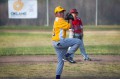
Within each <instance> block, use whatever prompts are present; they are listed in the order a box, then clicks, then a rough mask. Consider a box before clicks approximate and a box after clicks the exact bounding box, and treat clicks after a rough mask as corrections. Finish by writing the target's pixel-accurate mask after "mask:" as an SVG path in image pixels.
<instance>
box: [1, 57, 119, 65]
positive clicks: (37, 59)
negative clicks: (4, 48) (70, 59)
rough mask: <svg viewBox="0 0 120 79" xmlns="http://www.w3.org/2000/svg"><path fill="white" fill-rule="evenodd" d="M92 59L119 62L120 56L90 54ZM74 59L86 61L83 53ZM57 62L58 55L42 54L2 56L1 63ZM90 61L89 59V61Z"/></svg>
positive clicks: (100, 61)
mask: <svg viewBox="0 0 120 79" xmlns="http://www.w3.org/2000/svg"><path fill="white" fill-rule="evenodd" d="M90 57H91V59H92V61H89V62H96V63H97V62H99V63H106V62H107V63H109V62H111V63H112V62H117V63H120V56H117V55H90ZM74 59H75V60H76V61H77V62H85V61H84V60H83V58H82V56H81V55H76V56H75V57H74ZM48 62H55V63H57V57H56V55H45V56H44V55H42V56H1V57H0V64H9V63H13V64H14V63H21V64H22V63H28V64H29V63H33V64H34V63H48ZM87 62H88V61H87Z"/></svg>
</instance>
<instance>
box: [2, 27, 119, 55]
mask: <svg viewBox="0 0 120 79" xmlns="http://www.w3.org/2000/svg"><path fill="white" fill-rule="evenodd" d="M33 28H34V30H32V29H33ZM38 28H43V29H44V31H42V30H40V31H38ZM46 28H47V29H46ZM16 29H17V31H16ZM28 29H29V30H30V31H29V30H28ZM45 29H46V30H45ZM92 29H94V30H92ZM103 29H104V30H103ZM116 29H117V30H116ZM8 30H9V31H8ZM36 30H37V31H36ZM51 31H52V30H51V28H50V27H37V26H36V27H35V26H34V27H31V26H30V28H28V26H26V27H23V26H22V27H20V26H19V27H15V26H14V27H8V26H6V27H0V56H8V55H54V54H55V51H54V48H53V47H52V41H51ZM84 44H85V48H86V51H87V53H88V54H95V55H101V54H102V55H120V48H119V47H120V29H119V26H110V27H108V26H99V27H93V26H91V27H90V26H87V27H85V31H84ZM76 54H79V50H78V51H77V53H76Z"/></svg>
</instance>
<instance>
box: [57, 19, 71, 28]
mask: <svg viewBox="0 0 120 79" xmlns="http://www.w3.org/2000/svg"><path fill="white" fill-rule="evenodd" d="M58 26H59V28H62V29H64V30H68V29H69V28H70V23H68V22H67V21H65V20H64V19H60V21H59V22H58Z"/></svg>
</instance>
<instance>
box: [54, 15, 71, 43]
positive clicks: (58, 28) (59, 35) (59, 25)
mask: <svg viewBox="0 0 120 79" xmlns="http://www.w3.org/2000/svg"><path fill="white" fill-rule="evenodd" d="M69 28H70V23H68V22H66V21H65V20H64V19H63V18H59V17H56V18H55V21H54V25H53V35H52V40H53V41H60V40H61V39H64V38H66V31H67V30H68V29H69Z"/></svg>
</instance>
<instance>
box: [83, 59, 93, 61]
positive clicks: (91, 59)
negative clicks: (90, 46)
mask: <svg viewBox="0 0 120 79" xmlns="http://www.w3.org/2000/svg"><path fill="white" fill-rule="evenodd" d="M84 61H92V59H91V58H85V59H84Z"/></svg>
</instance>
